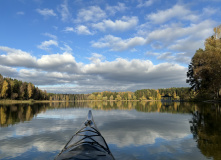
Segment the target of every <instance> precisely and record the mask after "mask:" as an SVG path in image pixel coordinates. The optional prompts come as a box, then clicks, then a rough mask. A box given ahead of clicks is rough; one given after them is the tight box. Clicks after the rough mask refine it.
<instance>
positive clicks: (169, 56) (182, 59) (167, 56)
mask: <svg viewBox="0 0 221 160" xmlns="http://www.w3.org/2000/svg"><path fill="white" fill-rule="evenodd" d="M156 56H157V59H161V60H166V61H167V62H179V63H184V64H189V63H190V60H191V57H190V56H188V55H187V54H185V53H176V54H173V53H171V52H165V53H162V54H160V55H156Z"/></svg>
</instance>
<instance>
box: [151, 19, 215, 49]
mask: <svg viewBox="0 0 221 160" xmlns="http://www.w3.org/2000/svg"><path fill="white" fill-rule="evenodd" d="M214 25H215V22H214V21H211V20H205V21H202V22H201V23H198V24H191V25H190V26H188V27H181V26H177V25H172V26H166V27H165V28H160V29H157V30H154V31H152V32H150V33H149V34H148V37H147V43H151V42H154V41H159V42H161V43H163V45H164V46H168V45H171V44H174V42H177V40H179V39H185V38H187V37H189V39H190V40H200V41H201V43H202V44H203V42H204V40H205V39H206V38H207V37H208V36H210V35H212V31H213V26H214ZM190 45H191V44H190ZM201 46H202V45H200V46H195V47H196V49H198V48H199V47H201ZM189 47H192V46H189Z"/></svg>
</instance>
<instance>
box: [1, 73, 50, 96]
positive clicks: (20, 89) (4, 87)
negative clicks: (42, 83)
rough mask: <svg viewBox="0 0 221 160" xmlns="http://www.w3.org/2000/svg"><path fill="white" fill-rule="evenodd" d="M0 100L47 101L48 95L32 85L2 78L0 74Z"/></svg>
mask: <svg viewBox="0 0 221 160" xmlns="http://www.w3.org/2000/svg"><path fill="white" fill-rule="evenodd" d="M0 99H11V100H29V99H34V100H47V99H48V94H47V92H46V91H42V90H40V89H39V88H38V87H35V86H34V85H33V84H32V83H27V82H22V81H20V80H17V79H11V78H8V77H3V76H2V75H1V74H0Z"/></svg>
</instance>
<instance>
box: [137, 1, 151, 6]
mask: <svg viewBox="0 0 221 160" xmlns="http://www.w3.org/2000/svg"><path fill="white" fill-rule="evenodd" d="M153 2H154V0H147V1H144V2H143V0H139V4H138V5H137V7H138V8H141V7H149V6H151V5H152V4H153Z"/></svg>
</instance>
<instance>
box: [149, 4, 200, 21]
mask: <svg viewBox="0 0 221 160" xmlns="http://www.w3.org/2000/svg"><path fill="white" fill-rule="evenodd" d="M172 18H179V19H183V20H190V21H196V20H198V19H199V16H197V15H194V14H193V13H192V11H190V10H188V9H187V8H186V7H185V6H182V5H178V4H176V5H174V6H173V7H172V8H170V9H167V10H161V11H158V12H157V13H151V14H149V15H147V19H148V20H150V21H152V22H154V23H164V22H166V21H169V20H170V19H172Z"/></svg>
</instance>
